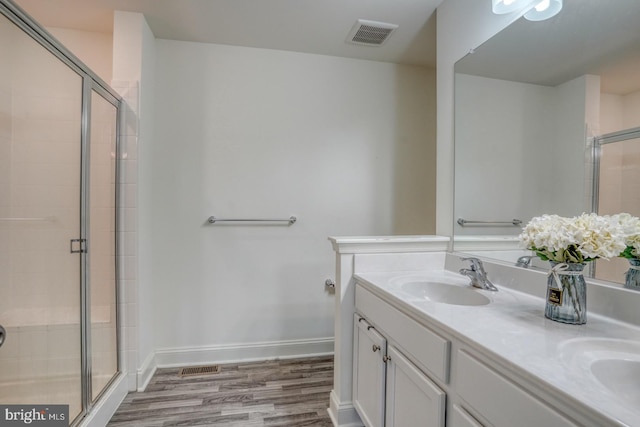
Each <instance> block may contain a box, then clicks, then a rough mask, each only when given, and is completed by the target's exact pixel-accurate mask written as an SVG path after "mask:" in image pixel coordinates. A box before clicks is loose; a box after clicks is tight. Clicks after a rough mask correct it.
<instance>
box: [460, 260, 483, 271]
mask: <svg viewBox="0 0 640 427" xmlns="http://www.w3.org/2000/svg"><path fill="white" fill-rule="evenodd" d="M460 260H461V261H469V262H471V269H472V270H475V271H483V270H484V266H483V265H482V261H481V260H480V259H479V258H476V257H466V258H460Z"/></svg>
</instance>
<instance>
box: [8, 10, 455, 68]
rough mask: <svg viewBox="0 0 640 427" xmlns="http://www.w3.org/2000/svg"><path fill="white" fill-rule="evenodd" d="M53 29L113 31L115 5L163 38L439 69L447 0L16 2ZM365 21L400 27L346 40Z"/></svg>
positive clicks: (157, 36)
mask: <svg viewBox="0 0 640 427" xmlns="http://www.w3.org/2000/svg"><path fill="white" fill-rule="evenodd" d="M14 1H15V2H16V3H17V4H18V5H19V6H20V7H22V8H23V9H24V10H25V11H27V13H29V14H30V15H31V16H33V17H34V18H35V19H36V20H37V21H38V22H40V23H41V24H42V25H44V26H45V27H60V28H73V29H79V30H85V31H97V32H103V33H111V32H112V27H113V11H114V10H123V11H130V12H140V13H143V14H144V15H145V17H146V19H147V22H148V23H149V26H150V27H151V30H152V31H153V33H154V35H155V36H156V38H161V39H173V40H185V41H195V42H205V43H219V44H229V45H237V46H249V47H257V48H266V49H278V50H288V51H295V52H306V53H314V54H321V55H332V56H342V57H348V58H358V59H368V60H374V61H385V62H394V63H401V64H412V65H421V66H428V67H435V61H436V55H435V52H436V25H435V9H436V7H437V6H438V5H439V4H440V3H442V1H443V0H14ZM357 19H367V20H372V21H380V22H387V23H391V24H396V25H399V28H398V29H397V30H396V31H395V32H394V33H393V35H392V36H391V37H390V38H389V39H388V41H387V42H386V43H385V44H384V45H382V46H379V47H371V46H357V45H352V44H347V43H345V38H346V37H347V34H348V33H349V30H350V29H351V27H352V26H353V25H354V23H355V22H356V20H357Z"/></svg>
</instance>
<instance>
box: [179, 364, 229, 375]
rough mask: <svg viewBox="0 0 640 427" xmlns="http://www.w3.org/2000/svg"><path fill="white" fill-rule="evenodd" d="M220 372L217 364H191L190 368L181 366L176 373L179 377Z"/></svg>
mask: <svg viewBox="0 0 640 427" xmlns="http://www.w3.org/2000/svg"><path fill="white" fill-rule="evenodd" d="M218 372H220V366H218V365H209V366H192V367H190V368H182V369H180V372H179V373H178V375H180V376H181V377H187V376H193V375H211V374H217V373H218Z"/></svg>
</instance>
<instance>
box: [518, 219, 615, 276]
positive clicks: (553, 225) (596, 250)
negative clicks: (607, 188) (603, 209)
mask: <svg viewBox="0 0 640 427" xmlns="http://www.w3.org/2000/svg"><path fill="white" fill-rule="evenodd" d="M623 220H626V218H623V219H622V220H621V219H620V218H617V217H612V216H598V215H596V214H593V213H592V214H582V215H580V216H577V217H573V218H566V217H561V216H558V215H542V216H539V217H535V218H533V219H531V221H529V223H528V224H527V225H526V226H525V227H524V229H523V230H522V234H520V236H519V238H520V241H521V242H522V243H523V245H524V246H525V247H526V248H527V249H529V250H531V251H533V252H535V253H536V255H538V256H539V257H540V258H541V259H543V260H545V261H553V262H557V263H580V264H581V263H585V262H588V261H593V260H595V259H598V258H612V257H617V256H620V254H621V253H622V252H623V251H624V250H625V247H626V245H625V237H624V236H625V235H624V230H623Z"/></svg>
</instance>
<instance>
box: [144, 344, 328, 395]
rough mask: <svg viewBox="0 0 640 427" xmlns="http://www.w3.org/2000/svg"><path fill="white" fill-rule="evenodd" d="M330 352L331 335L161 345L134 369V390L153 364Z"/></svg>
mask: <svg viewBox="0 0 640 427" xmlns="http://www.w3.org/2000/svg"><path fill="white" fill-rule="evenodd" d="M329 354H333V337H329V338H315V339H304V340H286V341H269V342H254V343H242V344H223V345H215V346H203V347H177V348H161V349H157V350H156V351H155V352H154V353H151V354H149V356H147V358H146V359H145V361H144V363H143V364H142V366H141V367H140V368H139V369H138V391H144V389H145V388H146V387H147V385H148V384H149V380H151V377H152V376H153V374H154V372H155V370H156V368H172V367H178V366H193V365H203V364H210V363H237V362H251V361H256V360H269V359H276V358H277V359H291V358H296V357H312V356H323V355H329Z"/></svg>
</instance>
